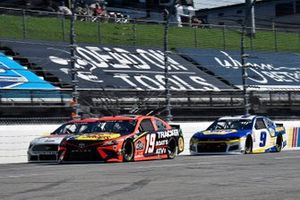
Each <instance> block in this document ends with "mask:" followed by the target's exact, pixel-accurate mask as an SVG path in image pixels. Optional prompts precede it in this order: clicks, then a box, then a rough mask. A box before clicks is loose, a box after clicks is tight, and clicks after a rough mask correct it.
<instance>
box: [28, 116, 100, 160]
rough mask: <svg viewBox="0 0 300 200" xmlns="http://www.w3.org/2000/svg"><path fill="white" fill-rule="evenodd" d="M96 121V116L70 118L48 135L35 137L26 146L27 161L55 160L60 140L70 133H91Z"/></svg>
mask: <svg viewBox="0 0 300 200" xmlns="http://www.w3.org/2000/svg"><path fill="white" fill-rule="evenodd" d="M96 121H97V119H96V118H88V119H83V120H72V121H69V122H67V123H64V124H62V125H61V126H60V127H59V128H57V129H56V130H55V131H54V132H53V133H51V134H50V135H49V136H44V137H39V138H35V139H34V140H32V141H31V142H30V144H29V147H28V151H27V157H28V162H48V161H56V160H57V152H58V145H59V144H60V142H61V141H62V140H63V139H64V138H65V137H69V136H71V135H78V134H81V133H91V132H92V131H93V127H94V124H95V122H96Z"/></svg>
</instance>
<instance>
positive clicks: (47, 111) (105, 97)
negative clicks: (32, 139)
mask: <svg viewBox="0 0 300 200" xmlns="http://www.w3.org/2000/svg"><path fill="white" fill-rule="evenodd" d="M14 13H19V14H20V12H19V11H17V10H14V11H10V12H9V15H7V17H8V16H9V17H18V16H19V15H18V14H16V15H14ZM30 13H33V12H29V11H27V15H29V16H27V17H26V18H25V19H26V20H25V22H24V21H23V24H22V23H21V24H19V26H20V27H19V28H18V29H17V30H16V31H12V32H14V33H12V34H10V35H9V34H5V33H1V39H0V48H1V52H2V53H3V57H10V58H12V59H13V60H14V61H15V62H16V63H19V64H20V66H24V67H26V68H23V69H22V70H23V71H24V70H25V71H27V73H28V72H30V73H33V74H35V75H36V76H37V77H39V80H43V81H45V83H47V84H49V87H50V86H52V87H51V88H43V87H34V88H32V87H31V88H28V87H27V88H16V87H15V86H14V87H10V88H9V87H8V86H5V85H3V84H4V82H5V81H3V82H1V90H0V95H1V96H0V106H1V113H0V114H1V118H10V117H13V118H17V117H21V118H22V117H26V118H28V117H48V118H52V117H58V118H64V119H67V118H70V116H71V115H70V114H71V111H72V104H71V92H72V85H73V80H72V78H71V76H70V69H71V67H70V53H69V48H70V47H69V44H68V42H66V40H67V38H68V36H66V35H67V34H66V27H63V29H62V30H63V31H59V32H55V31H56V30H55V29H57V28H58V27H60V25H62V26H65V24H64V23H68V22H67V21H68V18H64V17H63V16H61V15H59V16H57V14H55V15H54V14H53V13H52V14H51V13H50V14H49V13H46V12H44V13H42V14H41V13H40V12H39V13H38V16H40V17H35V16H37V13H35V14H33V15H30ZM2 17H6V15H3V16H2ZM7 19H9V18H7ZM15 19H17V18H14V22H15V21H16V20H15ZM18 19H22V17H21V18H18ZM35 20H42V21H43V22H44V24H45V26H43V27H38V26H34V21H35ZM47 20H48V21H47ZM51 20H54V21H51ZM55 20H57V21H55ZM20 21H22V20H20ZM50 21H51V23H49V22H50ZM29 22H32V23H29ZM56 22H57V23H59V24H60V25H59V26H57V25H56V24H55V23H56ZM62 22H63V23H62ZM47 23H49V24H47ZM153 23H154V22H153V21H151V23H149V21H142V20H140V21H138V20H133V21H130V23H128V24H119V23H116V22H115V21H114V22H111V21H108V22H103V21H101V20H99V21H97V22H91V21H84V22H81V21H80V22H79V21H78V22H77V23H76V25H77V27H78V30H79V31H78V32H77V33H78V35H77V38H78V41H79V42H78V44H77V45H78V46H77V47H76V62H75V63H76V68H77V75H78V83H77V85H78V88H77V90H78V91H79V95H80V96H79V104H80V105H81V114H82V115H85V116H101V115H115V114H128V113H130V114H147V113H152V114H156V115H160V116H164V115H165V108H166V95H165V92H166V90H165V89H166V88H165V76H164V75H165V74H164V73H165V70H164V65H165V63H164V51H163V47H162V44H163V40H162V38H163V36H164V35H163V33H162V32H161V30H162V29H163V28H164V26H165V24H164V23H163V24H162V23H161V21H160V22H156V24H154V25H153ZM9 24H10V21H9V20H7V23H6V24H2V26H5V29H6V30H8V32H9V30H13V25H9ZM29 25H30V26H29ZM48 26H49V27H48ZM83 26H84V27H90V29H92V30H90V29H86V28H85V29H81V28H82V27H83ZM22 27H23V28H22ZM51 27H55V28H51ZM147 27H150V28H151V29H154V30H160V31H153V32H150V34H149V33H147V32H145V31H144V30H145V29H146V30H147ZM46 28H49V29H46ZM150 28H149V29H148V30H150ZM224 28H226V27H216V28H214V27H213V26H210V28H194V27H184V28H178V27H177V26H176V24H170V27H169V30H170V33H169V41H168V42H169V46H170V47H171V48H172V51H167V52H166V53H167V55H168V65H169V67H170V69H169V78H170V79H169V82H170V92H171V99H170V102H171V105H172V114H173V117H174V120H211V119H214V118H216V117H219V116H223V115H235V114H243V113H244V109H245V104H244V98H245V93H244V92H243V90H242V89H243V83H242V68H243V67H245V66H243V65H241V61H240V59H241V55H240V51H239V48H240V39H241V37H240V36H241V33H240V27H238V28H236V27H228V29H226V32H224ZM58 29H59V28H58ZM83 30H85V31H83ZM87 30H89V31H87ZM142 30H143V31H142ZM92 31H94V32H92ZM206 33H208V34H207V35H209V36H205V34H206ZM261 33H262V34H263V32H261ZM61 34H62V37H61ZM147 34H149V36H148V35H147ZM280 34H282V35H284V34H285V33H284V32H282V33H280ZM226 35H227V36H226ZM257 35H258V36H259V35H260V34H259V32H258V34H257ZM176 36H179V37H180V38H178V37H176ZM184 36H185V37H184ZM286 36H288V37H289V38H292V40H293V41H294V43H293V44H291V43H290V42H289V41H287V40H283V39H282V40H281V38H280V37H278V38H275V40H274V41H275V42H274V43H273V42H272V41H273V39H274V38H272V41H270V38H269V40H266V38H267V37H264V38H259V37H258V38H250V39H249V38H246V39H245V40H246V51H247V53H249V54H250V57H249V58H247V63H248V65H247V68H248V71H249V77H247V78H248V85H246V86H247V87H248V93H249V97H248V99H249V102H250V111H251V113H253V114H264V115H269V116H272V117H273V118H297V117H299V110H300V88H299V86H298V83H299V81H300V80H299V63H300V56H299V54H297V53H293V52H299V46H300V45H297V44H299V43H297V42H300V41H297V40H295V39H294V38H297V37H298V35H297V34H296V35H289V34H286ZM203 37H206V40H203ZM231 37H234V39H230V38H231ZM173 38H174V40H173ZM286 38H287V37H286ZM286 38H285V39H286ZM41 39H43V40H41ZM179 39H180V40H179ZM259 39H262V42H265V41H266V42H267V43H265V44H266V45H265V46H261V45H262V44H263V43H260V42H257V41H258V40H259ZM209 40H211V43H210V44H208V43H207V44H206V43H205V42H209ZM190 41H191V42H190ZM220 41H221V42H220ZM270 43H271V46H269V45H268V44H270ZM287 44H289V45H287ZM290 44H291V45H290ZM272 45H273V46H272ZM293 45H294V46H293ZM273 47H274V48H273ZM275 47H276V48H275ZM250 50H251V51H250ZM262 50H265V51H262ZM266 50H267V51H266ZM274 50H276V51H282V50H283V51H287V52H274ZM10 60H11V59H10ZM250 64H251V66H250ZM9 67H10V68H9V69H8V70H6V71H9V72H12V71H13V70H15V68H16V67H14V65H13V66H9ZM1 73H2V71H1ZM1 73H0V75H2V74H1ZM6 82H7V81H6ZM33 82H35V81H33ZM5 84H7V83H5ZM21 85H24V81H23V82H22V83H21V84H19V86H21ZM2 108H3V109H2Z"/></svg>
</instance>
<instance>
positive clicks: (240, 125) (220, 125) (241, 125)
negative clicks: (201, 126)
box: [207, 119, 252, 130]
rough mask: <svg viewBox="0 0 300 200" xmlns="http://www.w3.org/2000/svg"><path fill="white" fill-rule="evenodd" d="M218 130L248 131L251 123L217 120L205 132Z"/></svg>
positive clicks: (238, 120)
mask: <svg viewBox="0 0 300 200" xmlns="http://www.w3.org/2000/svg"><path fill="white" fill-rule="evenodd" d="M220 129H236V130H248V129H252V121H251V120H246V119H230V120H229V119H228V120H217V121H215V122H214V123H213V124H212V125H210V126H209V127H208V129H207V130H220Z"/></svg>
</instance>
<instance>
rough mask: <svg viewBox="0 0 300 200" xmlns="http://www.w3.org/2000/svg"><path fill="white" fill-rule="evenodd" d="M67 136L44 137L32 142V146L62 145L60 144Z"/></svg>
mask: <svg viewBox="0 0 300 200" xmlns="http://www.w3.org/2000/svg"><path fill="white" fill-rule="evenodd" d="M66 136H67V135H49V136H44V137H39V138H35V139H34V140H32V141H31V144H60V142H61V141H62V140H63V139H64V138H65V137H66Z"/></svg>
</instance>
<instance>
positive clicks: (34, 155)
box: [27, 151, 58, 162]
mask: <svg viewBox="0 0 300 200" xmlns="http://www.w3.org/2000/svg"><path fill="white" fill-rule="evenodd" d="M57 158H58V155H57V151H49V152H32V151H28V152H27V160H28V162H56V161H57Z"/></svg>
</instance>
